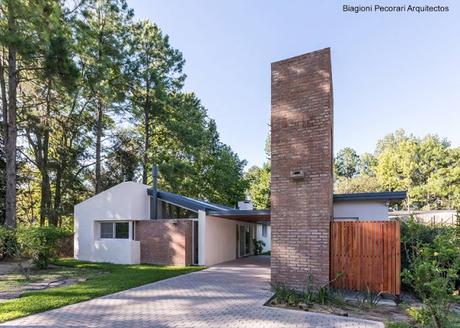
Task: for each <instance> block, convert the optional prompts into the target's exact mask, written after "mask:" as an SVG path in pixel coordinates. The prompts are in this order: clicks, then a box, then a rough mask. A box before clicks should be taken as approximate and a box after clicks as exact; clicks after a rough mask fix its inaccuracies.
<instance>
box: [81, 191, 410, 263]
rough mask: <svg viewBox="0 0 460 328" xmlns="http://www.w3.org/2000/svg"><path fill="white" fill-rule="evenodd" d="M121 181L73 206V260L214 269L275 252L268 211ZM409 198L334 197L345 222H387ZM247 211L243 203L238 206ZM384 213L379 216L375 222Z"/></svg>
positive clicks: (388, 195)
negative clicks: (258, 250)
mask: <svg viewBox="0 0 460 328" xmlns="http://www.w3.org/2000/svg"><path fill="white" fill-rule="evenodd" d="M152 189H153V188H151V187H150V186H147V185H144V184H140V183H136V182H123V183H120V184H118V185H116V186H114V187H112V188H110V189H108V190H106V191H104V192H101V193H99V194H98V195H96V196H94V197H91V198H89V199H87V200H86V201H84V202H82V203H80V204H78V205H76V206H75V213H74V217H75V237H74V238H75V240H74V250H75V258H77V259H79V260H85V261H94V262H112V263H121V264H137V263H150V264H164V265H207V266H209V265H214V264H217V263H221V262H226V261H230V260H234V259H236V258H239V257H244V256H248V255H252V254H254V240H261V241H263V242H264V244H265V246H264V249H263V251H264V252H266V251H271V239H272V233H271V229H272V228H271V225H270V214H271V213H270V211H269V210H252V209H249V208H252V206H251V207H245V208H246V209H234V208H230V207H227V206H223V205H218V204H212V203H209V202H205V201H200V200H196V199H192V198H188V197H184V196H181V195H177V194H173V193H168V192H163V191H157V197H156V204H157V206H156V208H155V210H156V213H157V214H156V217H155V216H154V215H153V213H152V209H154V207H153V206H152V202H154V201H155V200H154V197H153V196H152ZM402 197H404V193H366V194H351V195H336V197H335V198H334V199H336V198H337V201H334V210H335V211H336V212H337V213H339V214H338V215H340V217H338V218H337V219H340V220H365V219H382V220H386V219H388V206H387V204H388V201H390V200H398V199H401V198H402ZM241 207H243V206H241ZM377 215H379V217H377Z"/></svg>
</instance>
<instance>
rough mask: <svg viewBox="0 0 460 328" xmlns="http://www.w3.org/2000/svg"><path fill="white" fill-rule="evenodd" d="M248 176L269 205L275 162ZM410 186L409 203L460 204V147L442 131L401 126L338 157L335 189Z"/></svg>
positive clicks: (256, 199) (259, 199) (255, 196)
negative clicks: (369, 147)
mask: <svg viewBox="0 0 460 328" xmlns="http://www.w3.org/2000/svg"><path fill="white" fill-rule="evenodd" d="M246 178H247V180H248V181H249V184H250V186H249V194H250V195H251V198H252V200H253V203H254V204H255V206H256V207H258V208H266V207H268V206H269V194H270V187H269V181H270V165H269V162H268V163H266V164H264V165H263V167H261V168H260V167H251V168H250V169H249V170H248V172H247V174H246ZM379 191H407V192H408V197H407V200H406V202H405V204H402V205H404V206H405V208H407V207H409V208H411V209H460V148H453V147H451V145H450V143H449V142H448V141H447V140H446V139H443V138H440V137H439V136H436V135H427V136H425V137H423V138H419V137H416V136H413V135H409V134H407V133H406V132H405V131H404V130H397V131H395V132H394V133H390V134H388V135H386V136H385V137H383V138H382V139H380V140H378V141H377V144H376V149H375V151H374V152H373V153H363V154H361V155H359V154H358V153H357V152H356V151H355V150H354V149H352V148H350V147H346V148H344V149H342V150H340V151H339V152H338V153H337V156H336V157H335V159H334V192H335V193H357V192H379Z"/></svg>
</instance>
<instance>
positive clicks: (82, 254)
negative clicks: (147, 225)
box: [74, 182, 150, 263]
mask: <svg viewBox="0 0 460 328" xmlns="http://www.w3.org/2000/svg"><path fill="white" fill-rule="evenodd" d="M147 188H148V186H146V185H143V184H139V183H135V182H123V183H120V184H118V185H116V186H114V187H112V188H110V189H108V190H106V191H103V192H101V193H99V194H97V195H95V196H94V197H91V198H89V199H87V200H85V201H84V202H82V203H80V204H77V205H76V206H75V208H74V225H75V230H74V231H75V237H74V257H75V258H77V259H79V260H86V261H107V262H112V263H139V258H140V255H139V254H140V246H139V242H138V241H134V240H132V239H99V234H98V233H97V231H96V230H97V228H98V224H99V221H134V220H136V221H137V220H148V219H149V207H150V204H149V197H148V195H147ZM130 228H131V227H130Z"/></svg>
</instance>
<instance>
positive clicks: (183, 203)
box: [147, 189, 406, 219]
mask: <svg viewBox="0 0 460 328" xmlns="http://www.w3.org/2000/svg"><path fill="white" fill-rule="evenodd" d="M147 193H148V194H149V195H151V194H152V189H148V190H147ZM157 197H158V199H161V200H163V201H165V202H167V203H171V204H173V205H176V206H179V207H182V208H185V209H188V210H191V211H194V212H198V211H206V212H207V213H208V214H209V215H214V216H219V217H224V218H233V219H236V218H238V217H240V218H245V219H248V218H254V219H267V218H270V209H265V210H240V209H236V208H232V207H229V206H225V205H220V204H214V203H210V202H207V201H204V200H198V199H194V198H190V197H186V196H182V195H178V194H174V193H171V192H167V191H158V193H157ZM405 198H406V192H405V191H398V192H366V193H353V194H335V195H334V198H333V199H334V201H372V200H374V201H375V200H377V201H378V200H381V201H388V200H403V199H405Z"/></svg>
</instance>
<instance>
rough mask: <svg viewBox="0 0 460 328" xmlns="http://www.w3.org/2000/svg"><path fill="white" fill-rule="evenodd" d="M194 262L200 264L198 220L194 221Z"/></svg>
mask: <svg viewBox="0 0 460 328" xmlns="http://www.w3.org/2000/svg"><path fill="white" fill-rule="evenodd" d="M192 224H193V229H192V264H194V265H198V221H195V220H194V221H192Z"/></svg>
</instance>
